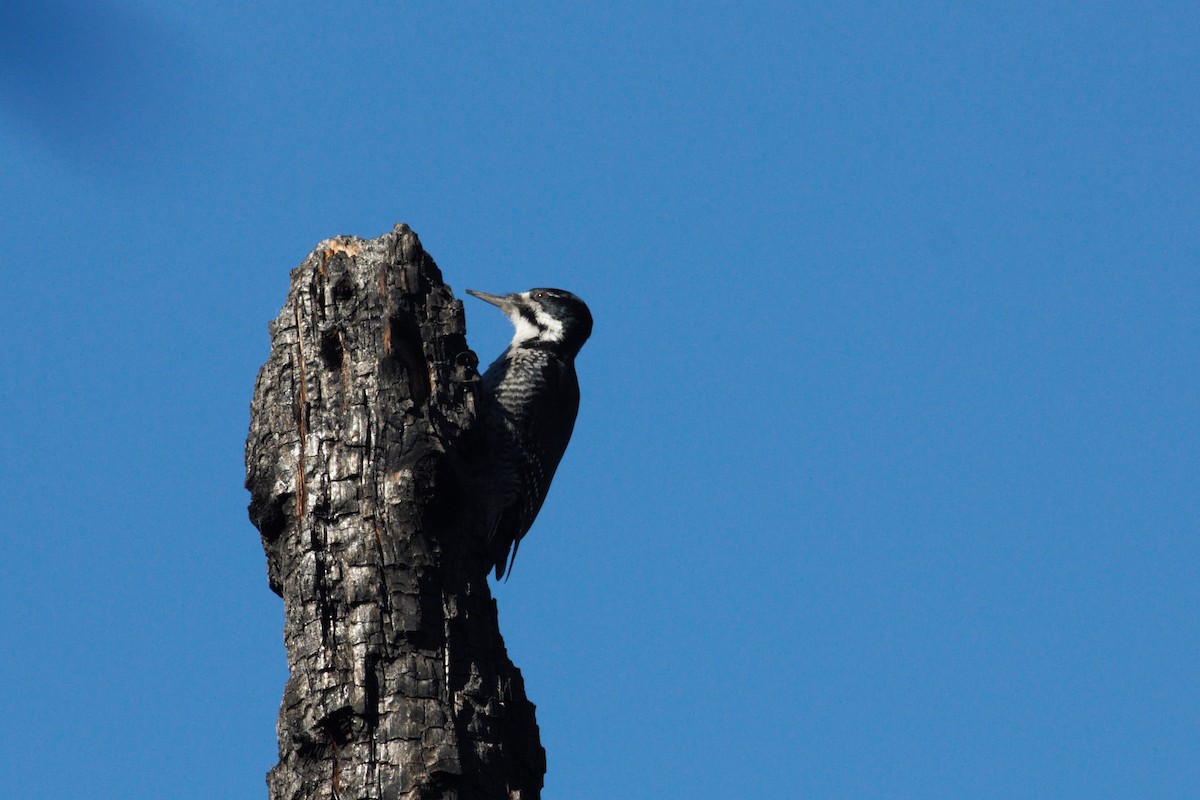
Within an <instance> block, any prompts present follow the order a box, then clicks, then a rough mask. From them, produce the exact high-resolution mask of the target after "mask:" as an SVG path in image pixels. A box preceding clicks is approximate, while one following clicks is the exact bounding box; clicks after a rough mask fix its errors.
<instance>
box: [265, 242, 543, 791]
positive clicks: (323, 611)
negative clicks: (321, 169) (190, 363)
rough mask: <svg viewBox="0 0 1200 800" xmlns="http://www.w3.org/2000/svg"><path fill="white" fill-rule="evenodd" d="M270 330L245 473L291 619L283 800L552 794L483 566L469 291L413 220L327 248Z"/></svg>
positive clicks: (280, 773) (275, 582)
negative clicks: (459, 295)
mask: <svg viewBox="0 0 1200 800" xmlns="http://www.w3.org/2000/svg"><path fill="white" fill-rule="evenodd" d="M270 333H271V355H270V357H269V359H268V360H267V362H266V364H264V365H263V367H262V369H261V371H260V372H259V375H258V382H257V384H256V386H255V390H254V401H253V403H252V405H251V420H250V434H249V438H248V439H247V442H246V487H247V488H248V489H249V490H250V493H251V503H250V517H251V520H252V521H253V522H254V524H255V526H257V527H258V529H259V531H260V533H261V534H262V543H263V548H264V549H265V550H266V553H267V573H268V580H269V583H270V586H271V589H272V590H274V591H275V592H276V593H278V594H279V595H281V596H282V597H283V600H284V611H285V618H286V619H285V627H284V642H285V644H286V647H287V658H288V666H289V668H290V677H289V679H288V682H287V687H286V688H285V690H284V694H283V702H282V704H281V707H280V710H279V722H278V734H279V764H278V765H276V766H275V767H274V768H273V769H272V770H271V771H270V773H269V774H268V776H267V783H268V786H269V788H270V796H271V798H272V800H293V799H296V800H298V799H299V798H304V799H305V800H310V799H312V800H316V799H317V798H320V799H321V800H334V798H355V799H356V800H365V799H366V798H379V799H380V800H384V799H385V798H387V799H389V800H390V799H391V798H397V799H399V798H405V799H412V800H416V798H421V799H422V800H427V799H428V798H460V799H461V800H467V799H468V798H509V799H515V798H523V799H524V800H529V799H530V798H536V797H538V796H539V795H540V790H541V786H542V777H543V775H544V773H545V754H544V751H543V750H542V747H541V744H540V742H539V738H538V729H537V723H536V722H535V720H534V707H533V704H532V703H530V702H529V701H528V700H527V699H526V697H525V689H524V684H523V682H522V680H521V674H520V671H519V670H517V668H516V667H515V666H513V664H512V662H511V661H509V659H508V656H507V654H506V652H505V649H504V642H503V640H502V639H501V637H500V631H499V627H498V623H497V617H496V605H495V601H494V600H493V599H492V596H491V592H490V590H489V588H488V584H487V579H486V577H485V576H486V572H487V569H488V566H489V565H488V555H487V548H486V547H485V536H484V532H483V531H482V512H481V509H480V506H479V503H478V501H477V497H478V493H477V492H476V491H475V490H474V488H473V478H472V471H471V464H472V463H473V462H474V461H475V456H474V453H475V452H477V450H478V446H479V445H478V441H477V439H478V437H476V436H475V435H474V434H473V432H472V425H473V423H474V419H475V409H476V403H477V392H478V388H477V387H478V373H477V372H476V366H477V364H478V360H477V359H476V358H475V355H474V353H472V352H471V351H470V350H469V349H468V348H467V342H466V335H465V333H466V331H465V325H464V321H463V310H462V303H461V302H460V301H458V300H455V299H454V296H453V294H452V292H451V291H450V289H449V287H447V286H446V285H445V284H444V283H443V282H442V276H441V272H440V271H439V270H438V268H437V265H436V264H434V262H433V259H431V258H430V257H429V256H428V255H427V254H426V253H425V252H424V250H422V248H421V244H420V242H419V241H418V239H417V236H416V234H415V233H413V232H412V231H411V230H410V229H409V228H408V226H406V225H397V226H396V228H395V230H394V231H393V232H392V233H389V234H386V235H384V236H381V237H380V238H378V239H372V240H370V241H366V240H362V239H356V238H353V237H338V238H336V239H330V240H327V241H325V242H322V243H321V244H320V245H318V247H317V249H316V250H314V251H313V252H312V254H311V255H309V256H308V258H306V259H305V260H304V262H303V263H302V264H300V266H299V267H297V268H296V269H295V270H293V271H292V275H291V288H290V290H289V292H288V297H287V302H286V303H285V304H284V307H283V311H282V312H281V313H280V315H279V317H278V318H277V319H276V320H275V321H274V322H273V323H271V326H270Z"/></svg>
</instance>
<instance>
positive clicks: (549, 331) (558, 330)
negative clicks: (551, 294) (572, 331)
mask: <svg viewBox="0 0 1200 800" xmlns="http://www.w3.org/2000/svg"><path fill="white" fill-rule="evenodd" d="M534 316H535V317H537V321H538V325H540V326H541V327H542V331H543V332H542V336H541V338H542V340H543V341H546V342H561V341H562V338H563V325H562V323H561V322H559V321H558V320H556V319H555V318H554V317H552V316H550V315H549V314H547V313H546V312H545V311H542V310H541V309H538V310H537V311H535V312H534Z"/></svg>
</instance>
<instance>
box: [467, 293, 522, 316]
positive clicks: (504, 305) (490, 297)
mask: <svg viewBox="0 0 1200 800" xmlns="http://www.w3.org/2000/svg"><path fill="white" fill-rule="evenodd" d="M467 294H469V295H471V296H472V297H478V298H479V299H480V300H482V301H483V302H485V303H491V304H492V305H494V306H495V307H496V308H498V309H500V310H501V311H503V312H504V313H505V314H507V313H508V310H509V309H510V308H512V305H513V303H512V300H510V299H509V298H508V296H507V295H501V294H488V293H487V292H476V291H472V290H471V289H467Z"/></svg>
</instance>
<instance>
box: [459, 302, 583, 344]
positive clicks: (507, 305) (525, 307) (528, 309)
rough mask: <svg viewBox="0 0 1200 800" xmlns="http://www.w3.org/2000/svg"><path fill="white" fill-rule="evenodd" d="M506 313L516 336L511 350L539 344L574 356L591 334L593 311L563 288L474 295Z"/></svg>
mask: <svg viewBox="0 0 1200 800" xmlns="http://www.w3.org/2000/svg"><path fill="white" fill-rule="evenodd" d="M467 294H470V295H474V296H475V297H478V298H479V299H480V300H483V301H484V302H485V303H491V304H492V305H494V306H496V307H497V308H499V309H500V310H501V311H503V312H504V313H505V314H506V315H507V316H508V318H509V320H511V321H512V324H513V327H515V328H516V329H517V330H516V333H514V334H513V339H512V343H511V344H510V345H509V346H510V347H520V346H522V345H525V346H529V345H533V344H540V345H546V346H550V347H553V348H554V349H556V350H560V351H563V352H565V353H567V354H568V355H571V356H574V355H575V354H576V353H578V352H579V349H580V348H581V347H583V343H584V342H586V341H587V339H588V337H589V336H591V335H592V312H590V311H588V307H587V306H586V305H585V304H584V302H583V301H582V300H580V299H579V298H578V297H576V296H575V295H573V294H571V293H570V292H564V291H563V290H562V289H530V290H529V291H528V292H520V293H519V294H504V295H500V294H488V293H487V292H473V291H471V290H470V289H468V290H467Z"/></svg>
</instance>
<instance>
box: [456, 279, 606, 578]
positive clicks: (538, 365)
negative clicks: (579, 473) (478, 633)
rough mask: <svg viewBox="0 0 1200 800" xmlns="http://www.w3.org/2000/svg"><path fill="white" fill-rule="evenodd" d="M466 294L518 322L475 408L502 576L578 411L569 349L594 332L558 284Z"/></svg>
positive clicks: (574, 350) (585, 313) (492, 544)
mask: <svg viewBox="0 0 1200 800" xmlns="http://www.w3.org/2000/svg"><path fill="white" fill-rule="evenodd" d="M467 293H468V294H471V295H474V296H475V297H478V298H479V299H480V300H483V301H485V302H488V303H491V304H492V305H494V306H496V307H497V308H499V309H500V310H501V311H503V312H504V313H505V314H506V315H507V316H508V318H509V320H510V321H511V322H512V324H513V327H515V328H516V332H515V333H514V334H513V339H512V342H510V343H509V345H508V349H506V350H505V351H504V352H503V353H501V355H500V357H499V358H497V359H496V360H495V362H493V364H492V365H491V366H490V367H488V370H487V372H485V373H484V374H483V398H482V399H483V404H482V408H481V409H480V419H481V421H482V422H483V425H484V436H485V437H486V442H487V448H488V453H487V482H488V488H487V498H486V506H487V515H488V518H487V524H488V525H489V531H490V533H489V536H488V548H489V551H490V553H491V558H492V561H493V563H494V564H495V569H496V578H497V579H500V578H502V577H504V575H505V573H506V572H507V573H508V574H510V575H511V574H512V565H513V561H515V560H516V558H517V547H518V546H520V544H521V537H523V536H524V535H525V534H526V533H527V532H528V531H529V527H530V526H531V525H533V520H534V517H536V516H537V513H538V511H539V510H541V508H542V501H544V500H545V499H546V492H547V491H548V490H549V489H550V480H551V479H552V478H553V477H554V471H555V470H556V469H557V468H558V462H559V461H560V460H561V459H562V456H563V453H564V452H565V451H566V449H567V442H568V441H570V439H571V431H572V430H573V429H574V427H575V416H576V414H577V413H578V412H579V380H578V379H577V378H576V377H575V356H576V355H577V354H578V353H579V349H580V348H581V347H583V343H584V342H586V341H587V339H588V337H589V336H590V335H591V333H592V314H591V312H590V311H589V310H588V307H587V306H586V305H585V304H584V302H583V301H582V300H580V299H579V298H578V297H576V296H575V295H573V294H571V293H570V292H564V291H563V290H561V289H530V290H529V291H528V292H520V293H518V294H507V295H495V294H487V293H486V292H473V291H471V290H469V289H468V290H467ZM510 551H511V554H510Z"/></svg>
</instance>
